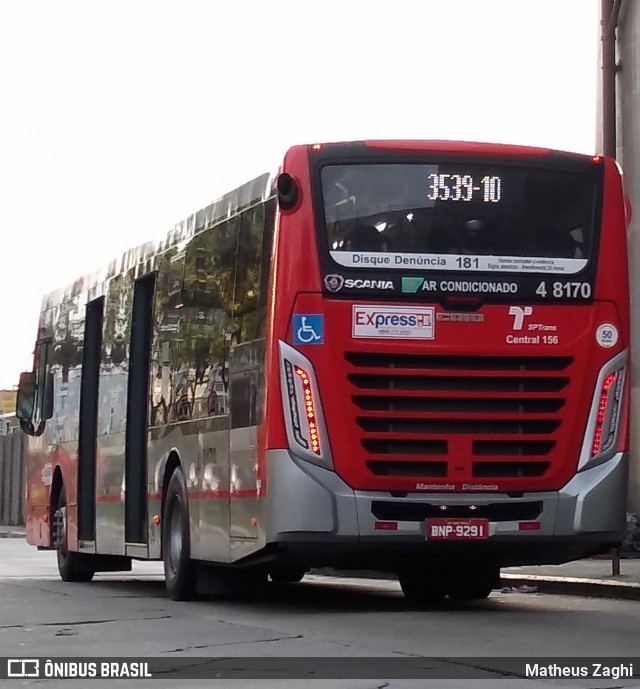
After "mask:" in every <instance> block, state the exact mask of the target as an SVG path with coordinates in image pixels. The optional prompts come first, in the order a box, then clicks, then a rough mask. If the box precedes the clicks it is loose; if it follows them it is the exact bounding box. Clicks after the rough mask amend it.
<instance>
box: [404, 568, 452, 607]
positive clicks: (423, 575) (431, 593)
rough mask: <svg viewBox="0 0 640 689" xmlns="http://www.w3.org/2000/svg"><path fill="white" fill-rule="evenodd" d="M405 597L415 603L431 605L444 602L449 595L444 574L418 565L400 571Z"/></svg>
mask: <svg viewBox="0 0 640 689" xmlns="http://www.w3.org/2000/svg"><path fill="white" fill-rule="evenodd" d="M398 580H399V581H400V588H401V589H402V593H404V597H405V598H406V599H407V601H409V603H411V604H413V605H418V606H421V607H429V606H433V605H438V604H440V603H442V601H443V600H444V599H445V597H446V595H447V589H446V586H445V578H444V576H442V575H440V574H438V573H437V572H435V571H433V570H429V569H426V568H421V567H417V568H415V569H405V570H402V571H401V572H399V573H398Z"/></svg>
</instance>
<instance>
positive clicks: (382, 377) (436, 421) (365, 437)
mask: <svg viewBox="0 0 640 689" xmlns="http://www.w3.org/2000/svg"><path fill="white" fill-rule="evenodd" d="M345 359H346V361H347V364H348V372H347V378H348V381H349V383H350V384H351V391H352V393H351V401H352V403H353V405H354V407H355V408H356V409H357V413H356V415H355V419H354V421H355V423H356V428H358V429H359V431H360V443H361V446H362V448H363V449H364V451H365V462H366V466H367V468H368V470H369V471H370V472H371V473H372V474H373V475H375V476H411V477H418V478H419V477H425V478H429V477H441V478H448V479H450V480H454V479H461V478H462V475H463V474H464V475H466V476H467V477H469V478H471V477H474V478H482V479H492V478H507V477H509V478H519V477H542V476H544V475H545V473H546V472H547V471H548V470H549V468H550V467H551V457H550V455H551V454H552V453H553V451H554V448H555V447H556V438H557V434H558V431H559V429H560V428H561V425H562V414H563V411H564V408H565V406H566V402H567V398H566V395H567V392H568V390H567V388H568V386H569V384H570V381H571V376H570V373H571V365H572V363H573V359H572V358H571V357H564V356H550V357H544V356H531V357H525V356H513V357H509V356H504V357H497V356H486V357H483V356H456V355H430V354H391V353H385V352H347V353H346V354H345ZM435 456H437V457H438V459H437V461H434V460H435ZM409 457H410V459H409ZM431 457H433V458H434V460H431V459H430V458H431ZM542 457H544V458H545V459H544V461H542V459H541V458H542ZM421 458H424V460H425V461H420V459H421ZM427 458H429V459H427ZM480 458H482V459H480Z"/></svg>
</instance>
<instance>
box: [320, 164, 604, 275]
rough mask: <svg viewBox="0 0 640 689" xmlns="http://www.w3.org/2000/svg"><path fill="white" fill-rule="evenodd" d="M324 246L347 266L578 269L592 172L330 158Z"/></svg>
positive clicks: (584, 259) (324, 177) (586, 252)
mask: <svg viewBox="0 0 640 689" xmlns="http://www.w3.org/2000/svg"><path fill="white" fill-rule="evenodd" d="M321 182H322V196H323V209H324V221H325V230H326V236H327V241H328V245H329V253H330V256H331V258H332V259H333V261H334V262H335V263H337V264H338V265H341V266H344V267H346V268H358V267H361V268H364V267H368V268H377V269H386V270H395V269H397V270H402V269H404V270H406V269H408V268H417V269H427V270H437V271H461V270H462V271H476V272H490V273H545V274H556V275H562V274H564V275H575V274H576V273H579V272H580V271H582V270H583V269H584V268H585V266H586V265H587V263H588V260H589V257H590V254H591V252H592V251H593V238H594V222H595V220H594V218H595V207H596V192H597V187H598V185H597V182H596V174H595V173H593V174H590V173H589V172H588V171H587V172H584V171H580V170H574V169H566V170H565V169H562V168H544V167H538V166H535V167H534V166H532V167H527V166H526V165H518V164H509V165H506V164H494V163H492V162H482V161H478V162H472V163H451V162H449V163H393V162H389V163H373V164H355V163H353V164H339V165H338V164H331V165H325V166H324V167H323V168H322V169H321Z"/></svg>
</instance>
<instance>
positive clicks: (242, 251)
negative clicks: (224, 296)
mask: <svg viewBox="0 0 640 689" xmlns="http://www.w3.org/2000/svg"><path fill="white" fill-rule="evenodd" d="M274 211H275V205H274V203H273V202H272V201H271V200H270V201H268V202H267V203H266V204H265V203H261V204H259V205H257V206H254V207H253V208H250V209H249V210H247V211H245V212H244V213H243V214H242V221H241V226H240V241H239V243H238V262H237V267H236V289H235V299H234V307H235V311H234V316H235V318H236V320H237V322H238V329H237V332H236V338H237V343H238V344H239V343H242V342H251V341H252V340H256V339H258V338H260V337H264V330H265V320H266V305H267V293H268V292H267V290H268V281H269V267H270V258H271V244H272V235H273V221H274Z"/></svg>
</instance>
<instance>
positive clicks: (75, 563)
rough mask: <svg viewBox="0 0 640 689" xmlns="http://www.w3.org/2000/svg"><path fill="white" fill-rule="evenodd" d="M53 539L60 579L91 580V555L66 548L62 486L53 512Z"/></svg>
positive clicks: (65, 521)
mask: <svg viewBox="0 0 640 689" xmlns="http://www.w3.org/2000/svg"><path fill="white" fill-rule="evenodd" d="M53 539H54V545H55V547H56V550H57V557H58V572H59V573H60V578H61V579H62V581H91V580H92V579H93V575H94V574H95V570H94V569H93V568H91V567H90V566H89V558H90V557H91V556H90V555H85V554H84V553H73V552H69V551H68V550H67V496H66V494H65V490H64V487H63V488H61V489H60V495H59V496H58V507H57V509H56V511H55V512H54V514H53Z"/></svg>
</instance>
